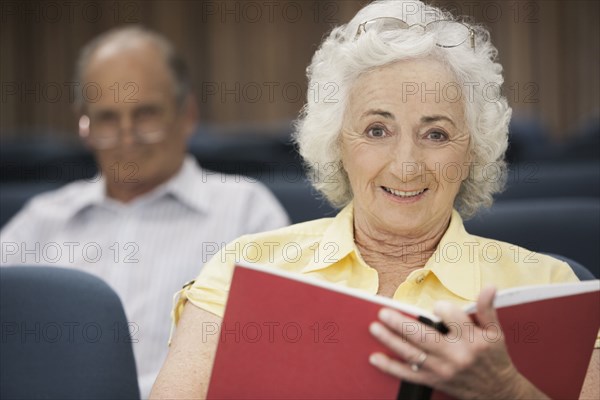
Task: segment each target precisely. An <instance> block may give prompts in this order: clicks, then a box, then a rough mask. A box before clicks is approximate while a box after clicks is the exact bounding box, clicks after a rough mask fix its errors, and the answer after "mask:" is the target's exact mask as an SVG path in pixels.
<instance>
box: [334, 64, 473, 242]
mask: <svg viewBox="0 0 600 400" xmlns="http://www.w3.org/2000/svg"><path fill="white" fill-rule="evenodd" d="M458 87H459V85H458V84H457V82H456V81H455V79H454V78H453V75H452V74H451V73H450V72H449V71H448V70H447V69H446V68H445V67H444V66H443V65H442V64H441V63H439V62H437V61H434V60H431V59H423V60H406V61H400V62H396V63H394V64H390V65H387V66H384V67H380V68H377V69H374V70H372V71H369V72H367V73H365V74H363V75H361V77H359V79H357V80H356V82H355V85H354V87H353V88H352V90H351V93H350V97H349V103H348V107H347V109H346V115H345V118H344V121H345V123H344V127H343V131H342V137H341V140H342V142H341V143H342V162H343V165H344V169H345V170H346V172H347V174H348V177H349V179H350V185H351V186H352V191H353V194H354V200H353V202H354V207H355V215H356V217H357V218H360V219H364V220H366V221H367V222H368V224H369V226H370V227H372V228H376V229H378V230H383V231H385V232H389V233H392V234H398V235H403V236H407V237H418V236H420V235H423V234H425V235H426V234H427V233H428V232H433V231H435V230H436V228H440V226H441V225H442V224H445V223H446V222H447V221H448V218H449V217H450V215H451V212H452V207H453V203H454V199H455V197H456V195H457V193H458V190H459V188H460V185H461V182H462V181H463V180H464V179H466V178H467V176H468V171H469V132H468V131H467V127H466V123H465V117H464V110H463V101H464V100H463V99H462V98H460V97H459V96H460V93H459V92H458V91H457V89H458ZM457 98H458V100H457ZM466 100H467V101H468V99H466ZM444 227H445V226H444Z"/></svg>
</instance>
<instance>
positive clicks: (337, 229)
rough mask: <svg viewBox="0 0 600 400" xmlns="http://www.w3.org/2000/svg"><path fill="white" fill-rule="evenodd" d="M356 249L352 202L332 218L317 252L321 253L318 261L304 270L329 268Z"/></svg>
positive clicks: (303, 270) (304, 271)
mask: <svg viewBox="0 0 600 400" xmlns="http://www.w3.org/2000/svg"><path fill="white" fill-rule="evenodd" d="M332 250H333V252H332ZM355 250H356V247H355V244H354V208H353V206H352V203H350V204H348V205H347V206H346V207H344V208H343V209H342V211H340V212H339V213H338V214H337V215H336V216H335V217H334V218H333V219H332V221H331V224H330V225H329V226H328V227H327V229H325V232H324V233H323V236H322V237H321V241H320V242H319V247H318V252H317V253H316V254H318V255H319V257H318V259H317V262H315V263H311V264H309V265H307V266H306V267H304V268H303V269H302V272H303V273H306V272H312V271H318V270H321V269H324V268H327V267H329V266H330V265H332V264H334V263H336V262H338V261H340V260H341V259H342V258H344V257H346V256H348V255H349V254H350V253H352V252H353V251H355Z"/></svg>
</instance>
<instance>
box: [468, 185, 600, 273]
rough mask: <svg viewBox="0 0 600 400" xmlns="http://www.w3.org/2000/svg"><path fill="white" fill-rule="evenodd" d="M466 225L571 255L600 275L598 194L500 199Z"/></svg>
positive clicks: (477, 231) (472, 229)
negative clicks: (592, 195)
mask: <svg viewBox="0 0 600 400" xmlns="http://www.w3.org/2000/svg"><path fill="white" fill-rule="evenodd" d="M589 184H593V182H590V183H589ZM465 226H466V228H467V231H468V232H470V233H472V234H475V235H479V236H484V237H488V238H492V239H497V240H501V241H505V242H509V243H514V244H516V245H519V246H522V247H525V248H527V249H529V250H532V251H537V252H549V253H554V254H560V255H562V256H564V257H568V258H569V259H571V260H574V261H576V262H578V263H580V264H581V265H583V266H585V267H586V268H587V269H589V270H590V271H591V272H592V274H593V275H594V276H595V277H596V278H598V277H600V247H598V243H600V201H599V200H598V198H579V199H577V198H571V199H568V198H547V199H522V200H511V201H499V202H497V203H495V204H494V205H493V206H492V208H491V209H490V210H486V211H482V212H480V213H479V215H477V216H476V217H475V218H473V219H471V220H468V221H466V222H465Z"/></svg>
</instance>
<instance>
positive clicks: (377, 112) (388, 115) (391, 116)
mask: <svg viewBox="0 0 600 400" xmlns="http://www.w3.org/2000/svg"><path fill="white" fill-rule="evenodd" d="M369 115H379V116H382V117H383V118H387V119H391V120H393V121H395V120H396V117H394V114H392V113H391V112H389V111H385V110H381V109H370V110H367V111H365V112H364V113H363V115H361V119H362V118H364V117H368V116H369Z"/></svg>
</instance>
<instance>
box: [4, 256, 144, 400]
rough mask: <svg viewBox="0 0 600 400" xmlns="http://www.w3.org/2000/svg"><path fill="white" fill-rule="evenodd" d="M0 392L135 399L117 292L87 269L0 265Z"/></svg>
mask: <svg viewBox="0 0 600 400" xmlns="http://www.w3.org/2000/svg"><path fill="white" fill-rule="evenodd" d="M0 289H1V290H0V299H1V302H0V322H1V327H2V332H1V342H0V398H2V399H16V398H18V399H40V398H44V399H139V397H140V394H139V389H138V384H137V375H136V367H135V362H134V358H133V351H132V347H131V340H132V339H131V337H130V335H129V330H128V324H127V319H126V318H125V313H124V311H123V307H122V305H121V301H120V300H119V298H118V296H117V294H116V293H115V292H114V291H113V290H112V289H111V288H109V287H108V285H107V284H106V283H104V282H103V281H102V280H100V279H99V278H96V277H94V276H92V275H90V274H88V273H84V272H80V271H76V270H71V269H63V268H50V267H5V268H0Z"/></svg>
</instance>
